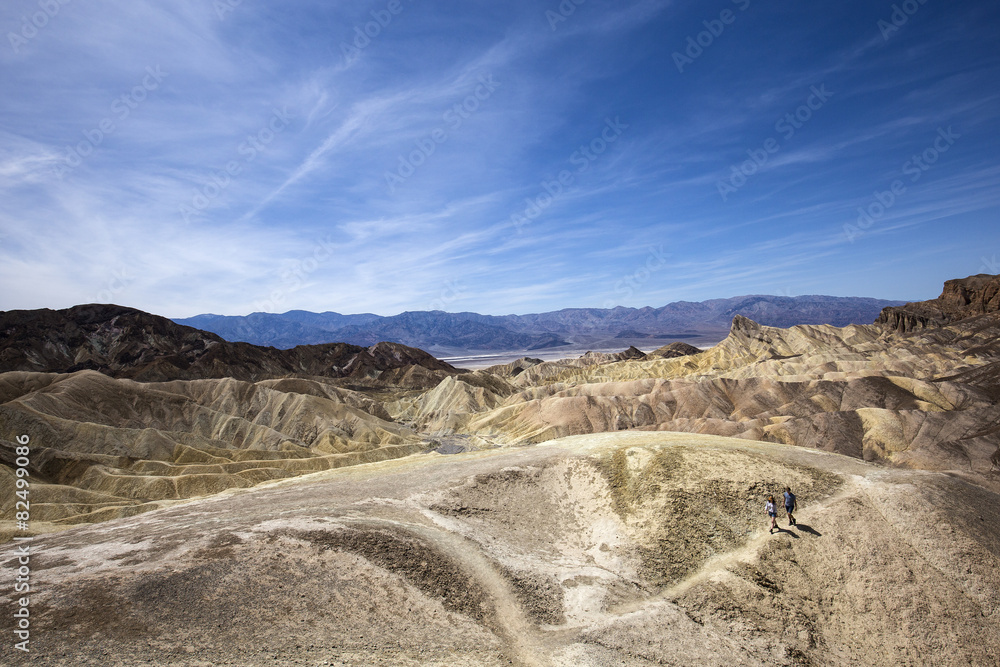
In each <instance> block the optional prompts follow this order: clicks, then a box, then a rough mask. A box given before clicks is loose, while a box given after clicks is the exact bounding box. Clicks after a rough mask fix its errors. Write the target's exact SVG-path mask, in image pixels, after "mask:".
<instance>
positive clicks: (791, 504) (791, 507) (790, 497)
mask: <svg viewBox="0 0 1000 667" xmlns="http://www.w3.org/2000/svg"><path fill="white" fill-rule="evenodd" d="M796 507H797V505H796V504H795V494H794V493H792V490H791V489H790V488H788V487H787V486H786V487H785V513H786V514H788V525H789V526H794V525H795V517H794V516H792V512H794V511H795V508H796Z"/></svg>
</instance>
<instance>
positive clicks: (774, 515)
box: [764, 496, 781, 535]
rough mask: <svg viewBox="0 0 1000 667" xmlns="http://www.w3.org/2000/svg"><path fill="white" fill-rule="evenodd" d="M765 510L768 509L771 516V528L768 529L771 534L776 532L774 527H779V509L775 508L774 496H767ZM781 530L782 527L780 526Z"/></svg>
mask: <svg viewBox="0 0 1000 667" xmlns="http://www.w3.org/2000/svg"><path fill="white" fill-rule="evenodd" d="M764 510H765V511H767V515H768V516H769V517H771V528H770V529H769V530H768V531H767V532H768V533H770V534H771V535H773V534H774V529H775V528H778V510H776V509H775V508H774V496H768V497H767V503H765V504H764ZM778 530H779V531H780V530H781V529H780V528H778Z"/></svg>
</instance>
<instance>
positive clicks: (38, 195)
mask: <svg viewBox="0 0 1000 667" xmlns="http://www.w3.org/2000/svg"><path fill="white" fill-rule="evenodd" d="M577 2H579V4H577ZM63 3H65V4H63ZM0 29H2V32H3V35H4V38H3V40H2V43H0V68H2V69H0V84H2V90H3V95H2V96H0V190H2V191H0V281H2V284H3V289H2V291H0V309H4V310H7V309H13V308H42V307H49V308H63V307H68V306H71V305H74V304H78V303H91V302H114V303H120V304H122V305H128V306H133V307H137V308H141V309H144V310H148V311H151V312H155V313H158V314H162V315H167V316H171V317H185V316H190V315H194V314H198V313H205V312H212V313H219V314H232V315H236V314H247V313H249V312H253V311H260V310H266V311H270V312H284V311H287V310H291V309H306V310H314V311H325V310H335V311H339V312H345V313H351V312H375V313H379V314H382V315H391V314H395V313H398V312H401V311H404V310H429V309H442V310H448V311H462V310H472V311H477V312H482V313H490V314H505V313H529V312H540V311H546V310H554V309H558V308H563V307H586V306H594V307H606V306H610V305H618V304H620V305H626V306H643V305H653V306H659V305H663V304H665V303H668V302H670V301H676V300H691V301H697V300H703V299H709V298H716V297H729V296H735V295H742V294H754V293H757V294H782V295H798V294H830V295H839V296H875V297H883V298H899V299H924V298H932V297H934V296H936V295H937V294H938V293H939V292H940V288H941V283H942V282H943V281H944V280H946V279H948V278H955V277H964V276H967V275H970V274H974V273H980V272H989V273H998V272H1000V268H997V259H998V257H1000V233H998V229H1000V226H998V224H997V221H998V211H1000V85H998V82H1000V47H998V46H997V37H998V35H1000V7H998V5H997V3H994V2H963V1H960V2H948V3H946V2H944V1H943V0H925V2H923V3H921V2H920V1H919V0H908V1H907V2H897V3H893V2H889V1H885V2H872V1H871V0H866V1H865V2H860V1H852V0H846V1H841V2H826V3H819V4H816V3H812V4H809V5H801V4H796V3H774V2H764V1H763V0H718V1H713V2H682V1H679V0H678V1H674V2H660V1H655V0H639V1H629V0H621V1H619V2H604V1H602V0H575V1H574V0H565V1H564V2H562V4H560V3H559V2H558V1H557V0H548V1H537V2H528V1H520V0H509V1H505V2H493V1H491V2H487V1H479V0H461V1H459V0H455V1H446V0H438V1H435V0H376V1H374V2H338V3H331V2H319V1H317V2H309V1H306V0H302V1H292V2H281V3H279V2H273V1H272V2H266V1H262V0H242V2H240V1H239V0H200V1H197V2H196V1H193V0H191V1H188V0H176V1H173V2H142V1H140V0H129V1H127V2H126V1H120V2H112V1H105V2H100V1H94V2H83V1H82V0H73V1H67V0H34V1H27V0H10V1H9V2H5V3H4V5H3V8H2V9H0ZM859 209H860V210H861V211H864V212H865V213H866V216H861V215H860V213H859Z"/></svg>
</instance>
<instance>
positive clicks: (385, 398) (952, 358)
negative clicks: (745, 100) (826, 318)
mask: <svg viewBox="0 0 1000 667" xmlns="http://www.w3.org/2000/svg"><path fill="white" fill-rule="evenodd" d="M81 308H84V310H83V311H78V312H75V313H69V312H67V311H56V312H53V311H46V312H44V313H38V312H37V311H36V312H34V313H25V312H21V313H15V314H11V313H5V314H3V315H2V317H0V325H2V327H3V331H4V335H6V336H7V337H8V338H7V342H6V343H4V344H3V348H2V349H0V370H3V371H5V372H3V373H2V374H0V396H2V399H0V400H2V401H3V403H2V405H0V426H2V429H0V438H2V442H0V463H2V464H3V465H2V466H0V479H3V488H4V493H3V496H2V497H0V506H2V508H3V514H2V516H3V518H4V519H7V518H8V517H11V516H12V515H13V511H14V500H15V498H14V496H13V492H12V489H13V488H14V482H15V476H14V469H15V467H16V463H15V462H16V456H15V447H16V443H15V441H14V439H15V437H16V436H18V435H21V434H26V435H28V436H29V437H30V439H31V455H30V458H31V464H30V474H31V476H30V480H31V486H30V490H31V503H32V504H31V524H30V525H31V530H30V531H28V532H24V531H19V530H18V528H17V526H16V525H15V524H14V522H12V521H5V522H4V523H3V525H2V530H3V535H2V537H3V538H4V539H7V540H9V539H11V538H13V537H22V538H23V537H31V538H32V540H31V542H30V549H31V559H30V568H31V575H30V585H31V591H30V607H29V608H30V619H31V622H30V629H31V640H30V652H29V653H23V652H21V651H18V650H15V649H14V648H13V643H14V642H13V641H11V637H12V636H13V634H12V633H11V632H9V631H8V632H7V633H6V634H7V636H8V641H7V642H5V646H4V647H3V649H2V655H3V658H2V662H3V664H40V665H85V664H101V665H133V664H156V665H188V666H195V665H286V664H287V665H358V666H360V665H379V664H381V665H440V666H442V667H443V666H445V665H448V666H452V665H470V666H471V665H510V664H515V665H567V666H569V665H594V666H603V665H636V666H646V665H692V664H699V665H701V664H704V665H809V664H815V665H842V664H865V665H995V664H997V656H998V655H1000V631H998V630H997V628H998V627H1000V567H998V566H1000V503H998V500H1000V495H998V494H1000V406H998V399H1000V340H998V332H1000V314H998V311H1000V277H998V276H986V275H980V276H972V277H969V278H966V279H963V280H955V281H948V283H946V284H945V289H944V292H943V293H942V295H941V297H939V298H938V299H935V300H932V301H928V302H922V303H919V304H907V305H906V306H900V307H893V308H887V309H886V310H885V311H883V313H882V315H881V316H880V318H879V321H877V322H876V323H874V324H871V325H853V326H848V327H843V328H835V327H832V326H798V327H791V328H788V329H778V328H771V327H764V326H760V325H758V324H756V323H755V322H753V321H752V320H749V319H746V318H744V317H740V316H737V317H736V318H735V319H734V321H733V323H732V329H731V331H730V334H729V336H728V337H727V338H726V339H725V340H724V341H722V342H721V343H719V344H718V345H716V346H715V347H713V348H711V349H708V350H704V351H698V350H697V349H694V348H690V347H689V346H684V345H677V344H674V345H671V346H667V347H665V348H661V349H660V350H657V351H655V352H652V353H649V354H646V353H643V352H641V351H639V350H636V349H634V348H632V349H629V350H627V351H626V352H623V353H620V354H615V355H608V354H588V355H584V356H583V357H581V358H578V359H572V360H562V361H555V362H538V361H537V360H532V359H529V358H525V359H522V360H519V361H517V362H514V363H511V364H506V365H503V366H498V367H492V368H488V369H484V370H480V371H475V372H467V371H462V370H460V369H455V368H452V367H450V366H448V365H447V364H443V363H442V362H439V361H437V360H435V359H433V358H432V357H429V355H424V354H423V353H420V351H419V350H413V349H411V348H405V347H404V346H398V345H390V344H379V345H377V346H373V347H372V348H355V347H353V346H340V347H336V348H334V347H329V346H309V347H303V348H296V349H295V350H290V351H276V350H272V349H270V348H255V347H254V346H249V345H246V344H232V343H226V342H225V341H222V339H219V338H218V337H216V336H213V335H212V334H204V333H203V332H196V331H195V330H193V329H189V328H187V327H180V326H178V325H173V324H172V323H168V322H167V321H161V320H162V318H154V317H153V316H149V315H145V314H137V311H127V309H115V308H114V307H81ZM88 309H89V310H88ZM71 310H72V309H71ZM43 320H44V321H43ZM172 327H176V329H174V328H172ZM28 330H30V331H32V332H33V333H32V338H31V340H32V341H33V342H31V344H30V345H29V343H28V342H26V341H25V339H24V338H23V337H22V338H21V339H18V335H19V334H18V332H24V331H28ZM192 332H195V333H192ZM17 340H20V342H16V341H17ZM179 341H180V342H179ZM239 346H242V347H239ZM379 346H381V347H379ZM316 348H324V349H316ZM268 350H270V351H268ZM785 486H790V487H791V488H792V489H793V491H795V493H796V494H797V496H798V502H799V510H798V512H797V519H798V523H797V525H795V526H789V525H788V521H787V520H786V519H785V517H784V512H783V511H780V512H779V514H780V516H779V525H780V527H781V530H780V531H779V532H778V533H777V534H773V535H772V534H769V533H768V530H767V527H768V521H767V518H766V516H765V515H764V511H763V504H764V497H765V496H766V495H768V494H774V495H776V496H778V497H779V500H780V492H781V490H782V489H783V488H784V487H785ZM779 504H780V503H779ZM21 544H25V542H23V541H22V542H16V543H15V542H8V543H7V544H5V545H3V548H4V555H3V558H2V562H3V565H4V567H5V570H7V571H13V569H16V564H17V555H16V553H17V552H16V550H17V549H18V546H17V545H21ZM0 594H2V595H3V596H4V598H5V603H4V608H5V609H14V608H15V607H14V605H15V604H16V601H17V600H18V598H19V597H20V594H15V592H14V590H13V585H10V586H7V587H5V588H4V589H3V590H2V591H0ZM7 618H8V621H6V623H8V624H9V623H11V622H12V620H13V619H12V617H11V616H10V615H8V616H7Z"/></svg>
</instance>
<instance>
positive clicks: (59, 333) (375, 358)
mask: <svg viewBox="0 0 1000 667" xmlns="http://www.w3.org/2000/svg"><path fill="white" fill-rule="evenodd" d="M0 332H2V333H0V335H2V336H3V338H2V339H0V372H5V371H34V372H43V373H53V372H54V373H72V372H75V371H79V370H96V371H100V372H102V373H104V374H106V375H110V376H112V377H125V378H131V379H134V380H140V381H164V380H197V379H205V378H225V377H228V378H235V379H239V380H247V381H256V380H263V379H267V378H280V377H286V376H290V375H297V376H321V377H326V378H358V379H364V378H368V377H373V376H375V377H377V376H378V375H379V374H380V373H382V372H384V371H397V370H399V369H405V368H407V367H411V366H420V367H422V368H423V369H426V370H428V371H431V372H432V373H434V372H439V373H443V374H447V373H454V372H456V370H455V369H454V368H452V367H451V366H450V365H449V364H447V363H445V362H443V361H439V360H438V359H435V358H434V357H432V356H431V355H429V354H427V353H426V352H424V351H422V350H416V349H413V348H408V347H406V346H404V345H399V344H395V343H377V344H374V345H372V346H370V347H368V348H363V347H359V346H356V345H348V344H345V343H331V344H328V345H314V346H302V347H298V348H293V349H291V350H277V349H274V348H265V347H258V346H255V345H249V344H247V343H230V342H227V341H225V340H223V339H222V338H220V337H219V336H217V335H215V334H212V333H209V332H207V331H201V330H198V329H194V328H192V327H187V326H183V325H179V324H176V323H174V322H172V321H171V320H168V319H167V318H165V317H159V316H157V315H151V314H149V313H144V312H142V311H139V310H135V309H133V308H124V307H122V306H113V305H98V304H92V305H87V306H76V307H74V308H68V309H65V310H55V311H53V310H48V309H43V310H33V311H23V310H20V311H19V310H12V311H7V312H0ZM443 374H440V375H438V376H437V380H438V381H440V379H441V378H442V377H444V375H443Z"/></svg>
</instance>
